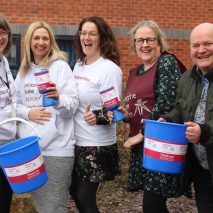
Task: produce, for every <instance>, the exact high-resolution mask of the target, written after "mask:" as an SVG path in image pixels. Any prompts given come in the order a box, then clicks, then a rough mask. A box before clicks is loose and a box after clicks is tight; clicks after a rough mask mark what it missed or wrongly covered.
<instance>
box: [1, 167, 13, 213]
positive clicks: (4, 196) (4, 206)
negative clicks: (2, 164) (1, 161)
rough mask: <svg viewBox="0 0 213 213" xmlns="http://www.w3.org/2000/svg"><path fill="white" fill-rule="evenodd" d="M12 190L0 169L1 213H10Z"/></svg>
mask: <svg viewBox="0 0 213 213" xmlns="http://www.w3.org/2000/svg"><path fill="white" fill-rule="evenodd" d="M12 194H13V192H12V189H11V188H10V185H9V183H8V181H7V179H6V177H5V175H4V173H3V171H2V169H1V168H0V213H9V212H10V204H11V201H12Z"/></svg>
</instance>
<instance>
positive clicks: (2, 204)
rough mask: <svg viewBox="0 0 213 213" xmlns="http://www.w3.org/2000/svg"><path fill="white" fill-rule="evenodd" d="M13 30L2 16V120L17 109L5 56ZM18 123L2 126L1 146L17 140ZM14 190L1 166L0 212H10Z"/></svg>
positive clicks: (11, 78)
mask: <svg viewBox="0 0 213 213" xmlns="http://www.w3.org/2000/svg"><path fill="white" fill-rule="evenodd" d="M11 42H12V40H11V29H10V26H9V23H8V21H7V20H6V18H5V17H4V16H3V15H2V14H1V15H0V109H1V110H0V120H1V121H3V120H5V119H8V118H11V117H14V115H15V108H16V98H15V83H14V80H13V76H12V74H11V71H10V68H9V64H8V61H7V59H6V57H5V56H4V54H7V53H8V52H9V51H10V48H11ZM15 137H16V123H15V122H8V123H6V124H3V125H1V126H0V145H4V144H6V143H8V142H10V141H13V140H15ZM12 194H13V192H12V189H11V187H10V185H9V183H8V181H7V179H6V177H5V175H4V173H3V170H2V169H1V165H0V210H1V212H2V213H9V212H10V204H11V201H12Z"/></svg>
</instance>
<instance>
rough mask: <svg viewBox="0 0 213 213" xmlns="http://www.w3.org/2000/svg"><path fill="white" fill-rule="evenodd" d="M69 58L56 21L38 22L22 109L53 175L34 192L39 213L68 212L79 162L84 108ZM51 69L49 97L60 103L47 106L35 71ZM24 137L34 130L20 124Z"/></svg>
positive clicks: (25, 66)
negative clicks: (77, 131)
mask: <svg viewBox="0 0 213 213" xmlns="http://www.w3.org/2000/svg"><path fill="white" fill-rule="evenodd" d="M65 60H66V57H65V54H64V53H63V52H61V51H60V50H59V48H58V46H57V44H56V41H55V38H54V34H53V32H52V29H51V28H50V26H49V25H48V24H47V23H45V22H34V23H32V24H31V25H30V26H29V28H28V30H27V32H26V36H25V41H24V57H23V61H22V63H21V67H20V70H19V73H18V76H17V78H16V80H15V82H16V86H17V102H18V108H17V113H18V115H19V116H20V117H22V118H24V119H26V120H29V121H30V122H31V123H32V125H33V126H34V127H35V128H36V129H37V130H38V132H39V133H40V137H41V140H40V146H41V150H42V154H43V156H44V163H45V167H46V170H47V174H48V182H47V183H46V184H45V185H44V186H42V187H41V188H39V189H38V190H35V191H33V192H32V193H31V194H32V197H33V200H34V202H35V206H36V209H37V211H38V212H39V213H44V212H56V213H58V212H61V213H63V212H67V192H68V188H69V185H70V182H71V172H72V168H73V164H74V143H75V139H74V123H73V115H74V113H75V112H76V109H77V107H78V98H77V90H76V85H75V80H74V76H73V74H72V71H71V69H70V67H69V65H68V64H67V63H66V62H65ZM41 69H47V70H48V71H49V77H50V81H51V82H50V87H49V88H47V90H48V92H47V93H45V96H46V97H47V98H55V99H56V100H57V103H56V105H53V106H50V107H47V108H45V107H42V101H41V94H39V91H38V87H37V85H36V77H35V72H37V71H40V70H41ZM18 134H19V137H21V138H22V137H26V136H28V135H34V134H35V132H33V130H32V129H30V128H29V127H28V126H26V125H25V124H22V123H21V124H19V127H18Z"/></svg>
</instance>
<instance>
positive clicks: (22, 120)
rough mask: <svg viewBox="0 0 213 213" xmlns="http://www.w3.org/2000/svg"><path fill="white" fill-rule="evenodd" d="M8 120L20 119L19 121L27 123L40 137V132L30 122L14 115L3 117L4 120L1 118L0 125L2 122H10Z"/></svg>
mask: <svg viewBox="0 0 213 213" xmlns="http://www.w3.org/2000/svg"><path fill="white" fill-rule="evenodd" d="M10 121H20V122H23V123H25V124H27V125H28V126H30V127H31V128H32V129H33V130H34V131H35V132H36V134H37V135H38V136H39V137H40V134H39V132H38V130H37V129H35V127H33V125H32V124H30V123H29V122H28V121H26V120H24V119H22V118H18V117H14V118H8V119H5V120H3V121H0V126H1V125H3V124H6V123H8V122H10Z"/></svg>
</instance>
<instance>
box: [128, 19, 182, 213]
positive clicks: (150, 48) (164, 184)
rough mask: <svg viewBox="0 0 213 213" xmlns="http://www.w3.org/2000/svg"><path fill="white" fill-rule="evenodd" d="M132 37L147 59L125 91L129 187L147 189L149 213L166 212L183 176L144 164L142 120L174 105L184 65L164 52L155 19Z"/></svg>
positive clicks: (139, 27)
mask: <svg viewBox="0 0 213 213" xmlns="http://www.w3.org/2000/svg"><path fill="white" fill-rule="evenodd" d="M130 39H131V50H132V51H133V53H137V55H138V57H139V58H140V59H141V60H142V61H143V63H142V64H141V65H139V66H138V67H136V68H135V69H133V70H131V71H130V74H129V78H128V81H127V85H126V91H125V104H126V108H127V110H128V115H127V111H126V115H127V118H126V120H128V121H129V123H130V138H129V139H128V140H127V141H126V142H125V143H124V146H125V147H127V148H131V160H130V169H129V180H128V189H129V190H130V191H134V190H138V189H143V190H144V197H143V211H144V212H145V213H147V212H152V213H155V212H156V213H166V212H168V210H167V207H166V200H167V198H168V197H177V196H179V195H180V193H179V190H178V187H179V185H178V182H179V176H178V175H169V174H163V173H158V172H151V171H147V170H145V169H144V168H142V166H141V153H142V151H143V125H142V122H141V120H142V119H144V118H149V119H153V120H157V119H158V118H159V117H160V116H161V115H163V114H165V113H166V112H168V111H170V110H171V109H172V107H173V103H174V101H175V96H176V88H177V84H178V80H179V78H180V76H181V69H180V66H179V62H178V60H177V59H176V58H175V57H174V56H172V55H171V54H168V53H165V52H164V51H165V50H166V49H167V44H166V41H165V35H164V33H163V32H162V30H161V29H160V28H159V26H158V25H157V24H156V23H155V22H154V21H151V20H146V21H142V22H139V23H138V24H136V25H135V26H134V27H133V28H132V30H131V31H130ZM181 66H182V65H181ZM135 85H137V87H136V86H135Z"/></svg>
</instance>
